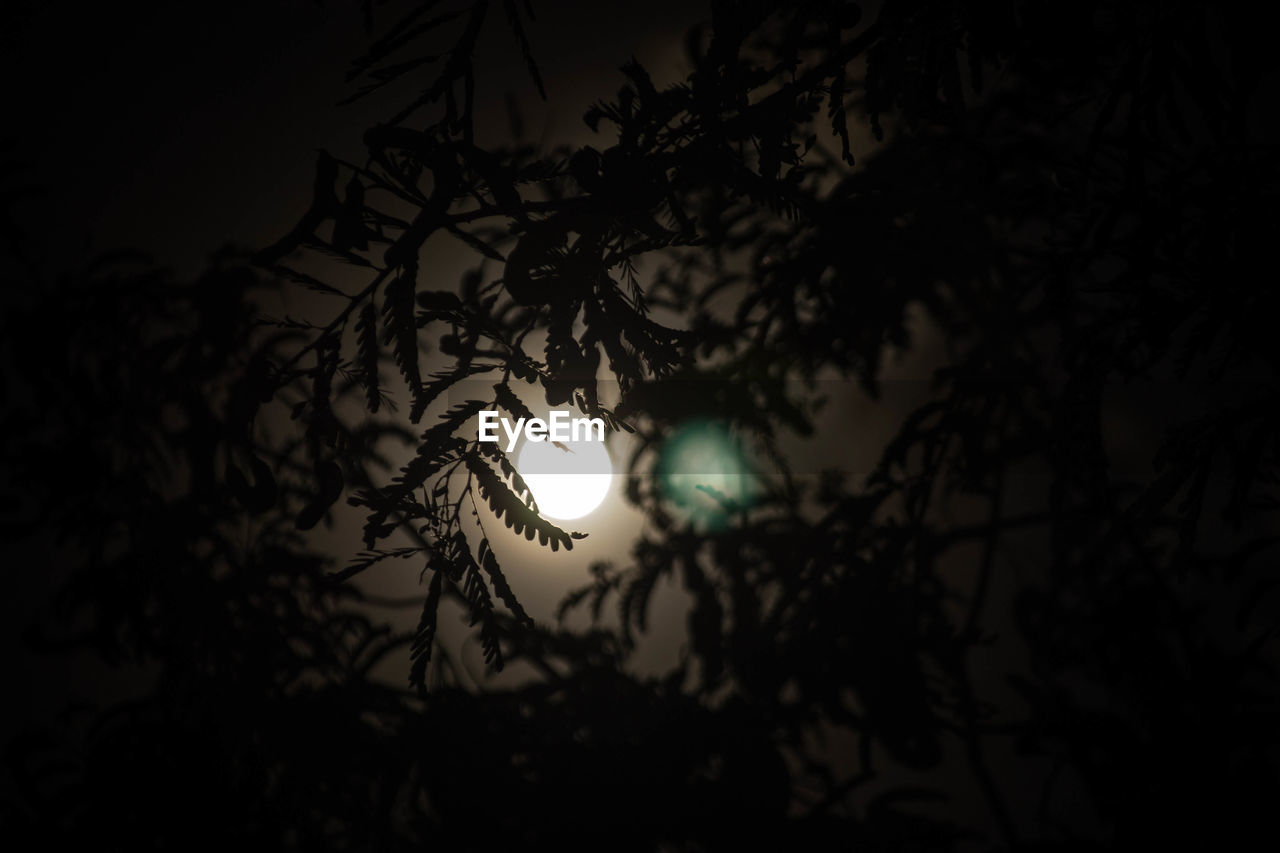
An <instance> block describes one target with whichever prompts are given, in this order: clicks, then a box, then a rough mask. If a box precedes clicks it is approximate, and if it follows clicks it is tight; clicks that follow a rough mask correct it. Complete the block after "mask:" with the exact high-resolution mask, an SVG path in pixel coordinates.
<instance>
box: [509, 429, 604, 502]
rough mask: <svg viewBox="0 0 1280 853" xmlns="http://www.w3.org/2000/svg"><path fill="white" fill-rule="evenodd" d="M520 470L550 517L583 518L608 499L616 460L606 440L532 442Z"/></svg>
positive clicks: (520, 458) (522, 451)
mask: <svg viewBox="0 0 1280 853" xmlns="http://www.w3.org/2000/svg"><path fill="white" fill-rule="evenodd" d="M516 470H517V471H519V472H520V476H521V477H523V478H524V481H525V483H526V484H527V485H528V486H529V491H531V492H533V499H534V501H536V502H537V504H538V511H539V512H541V513H542V514H543V515H545V516H546V517H547V518H554V519H557V520H560V521H568V520H570V519H574V518H582V517H583V516H584V515H587V514H588V513H590V512H591V511H592V510H594V509H595V508H596V507H598V506H600V504H601V503H603V502H604V499H605V496H606V495H608V494H609V487H610V486H612V485H613V463H612V461H611V460H610V459H609V451H608V450H607V449H606V448H605V446H604V442H603V441H563V442H551V441H528V440H526V441H525V442H524V446H523V447H521V448H520V453H519V455H518V456H517V457H516Z"/></svg>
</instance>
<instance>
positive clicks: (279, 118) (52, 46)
mask: <svg viewBox="0 0 1280 853" xmlns="http://www.w3.org/2000/svg"><path fill="white" fill-rule="evenodd" d="M410 5H411V4H408V3H404V2H391V3H388V4H386V5H379V6H377V7H376V8H375V16H376V17H375V29H374V32H375V34H376V33H378V32H380V31H381V30H382V29H383V28H385V27H386V26H389V25H390V24H391V23H392V22H393V21H394V20H395V19H396V18H397V17H398V16H399V15H401V14H403V12H404V10H405V9H407V8H409V7H410ZM446 5H447V4H446ZM706 5H707V4H705V3H701V2H693V3H689V2H673V0H659V2H655V3H645V4H625V5H617V4H610V3H589V2H581V0H555V1H554V2H543V3H536V4H534V8H535V11H536V13H537V21H536V22H535V24H534V26H533V27H532V28H531V32H530V36H531V39H532V41H533V44H534V52H535V56H536V58H537V60H538V62H539V65H540V66H541V69H542V72H543V75H544V77H545V78H546V81H547V88H548V95H549V101H548V102H547V103H546V104H543V103H542V102H541V101H539V100H538V99H537V96H536V93H535V92H534V89H533V87H532V85H531V84H530V83H529V80H528V77H527V75H526V74H525V73H524V71H523V64H522V61H521V59H520V54H519V51H518V49H517V46H516V42H515V39H514V38H513V36H512V35H511V33H510V31H509V29H508V28H507V26H506V22H505V20H504V18H503V15H502V11H501V8H500V6H498V5H497V4H495V8H494V9H493V10H491V13H490V15H489V19H488V22H487V24H486V26H487V32H486V35H485V38H484V39H483V42H482V53H481V56H480V57H479V60H480V61H479V62H478V66H479V68H480V69H481V73H482V75H483V76H482V77H481V79H480V80H479V81H478V97H479V99H480V101H479V111H480V112H481V113H482V114H487V115H488V116H489V117H491V118H492V119H494V120H493V121H492V122H491V123H490V130H491V131H495V130H503V131H505V128H506V126H507V124H506V118H505V117H506V109H505V106H504V104H505V96H506V93H507V92H508V91H510V92H512V94H513V95H515V97H516V98H517V99H518V100H519V102H520V103H521V104H522V109H523V110H525V111H526V112H527V113H528V114H527V115H526V126H527V130H526V132H527V133H528V134H530V135H534V134H536V135H537V137H540V138H546V139H547V140H548V141H553V140H560V139H563V138H564V137H565V136H566V135H567V134H575V135H580V134H582V133H585V132H586V130H585V128H584V127H583V125H582V123H581V121H580V116H581V114H582V112H583V110H584V109H585V108H586V107H587V106H588V105H589V104H590V103H591V101H593V100H594V99H596V98H599V97H604V96H607V95H609V94H611V93H612V92H613V91H614V90H616V88H617V87H618V85H620V82H621V79H620V75H618V74H617V73H616V69H617V67H618V66H619V65H621V64H622V63H624V62H626V61H627V59H628V58H630V57H631V56H632V55H633V54H634V55H637V56H639V57H640V58H641V59H643V60H644V61H645V62H646V64H649V65H650V66H651V67H652V68H654V69H655V70H659V73H661V72H660V69H662V68H668V69H671V70H672V71H673V72H675V71H676V70H677V68H676V65H675V63H676V62H678V61H679V59H680V57H681V50H682V45H683V39H682V33H683V32H684V31H685V29H686V28H687V27H688V26H689V25H690V24H691V23H694V22H696V21H697V20H699V19H700V18H701V17H703V14H704V11H705V7H706ZM0 14H3V16H4V17H3V19H0V31H2V32H3V36H2V37H0V38H2V39H3V42H0V44H2V46H3V50H0V54H3V58H2V59H0V73H3V75H4V78H5V80H6V89H7V91H8V93H9V96H8V98H7V102H6V104H5V106H4V110H5V113H6V119H5V121H3V122H0V124H3V125H5V126H6V127H7V130H5V131H3V132H0V138H3V139H4V140H5V141H6V142H8V144H9V145H10V146H11V147H12V149H13V150H14V151H15V152H16V159H17V160H18V161H19V163H20V164H21V165H22V166H23V167H25V168H24V171H25V174H26V178H27V181H28V182H29V183H34V184H36V185H38V186H40V187H42V188H43V189H44V190H45V192H46V197H45V201H44V202H43V204H42V205H41V208H40V215H39V221H41V222H42V223H46V224H47V225H48V227H47V229H32V230H33V231H44V235H43V239H41V238H40V237H39V236H38V235H36V234H33V237H37V239H39V240H40V242H39V244H38V245H39V246H40V247H41V249H43V250H45V251H47V252H51V253H52V254H51V255H47V256H46V257H45V258H44V260H45V261H46V266H48V265H52V266H56V267H66V266H74V265H76V264H78V263H81V262H83V261H84V260H85V259H86V258H87V257H88V256H89V255H91V254H92V253H93V252H96V251H100V250H104V249H115V248H122V247H132V248H140V249H143V250H146V251H149V252H151V253H153V254H154V255H155V256H156V257H157V258H158V259H159V260H160V261H162V262H164V263H167V264H170V265H173V266H176V267H177V268H179V269H181V270H184V271H193V272H194V271H195V270H196V269H198V268H199V267H200V265H201V263H202V260H203V258H204V257H205V256H206V255H207V253H208V252H210V251H211V250H213V249H215V248H216V247H218V246H220V245H223V244H225V243H228V242H230V243H235V244H240V245H246V244H249V245H254V246H260V245H262V244H263V243H264V242H267V241H270V240H272V239H274V238H275V237H278V236H279V235H280V234H281V233H282V232H283V230H285V229H287V228H288V227H289V225H291V224H292V221H293V219H294V218H295V217H296V216H297V215H298V214H299V213H300V212H301V210H302V209H303V207H304V206H305V203H306V200H307V197H308V195H309V193H310V182H311V173H312V169H313V167H314V159H315V158H314V152H315V151H316V149H319V148H328V149H330V150H332V151H334V152H335V153H339V154H342V155H345V156H348V157H351V158H353V159H358V158H359V156H360V135H361V133H362V132H363V130H364V129H365V128H366V127H368V126H369V125H371V124H373V123H375V122H377V121H378V120H380V119H382V118H384V117H385V116H387V115H389V114H390V105H391V104H392V103H399V102H400V99H403V97H405V95H406V94H407V93H408V92H410V91H412V89H411V88H409V89H400V90H399V91H398V93H396V94H393V95H392V97H391V99H390V100H388V99H383V100H381V101H379V100H373V99H371V100H368V101H365V102H358V103H356V104H354V105H350V106H345V107H339V106H337V102H338V101H339V100H340V99H341V98H342V97H344V96H345V95H347V94H348V93H350V92H351V91H352V86H351V85H349V84H347V83H345V82H344V79H343V78H344V73H345V71H346V68H347V65H348V63H349V61H350V60H351V59H352V58H353V57H354V56H356V55H358V54H359V53H360V52H361V51H362V50H363V49H364V46H365V45H366V44H367V41H368V39H369V36H368V35H367V34H366V32H365V28H364V20H363V16H362V14H361V12H360V9H359V4H358V3H355V2H349V3H348V2H342V3H339V2H329V3H324V4H319V3H315V2H309V1H308V0H271V2H257V3H250V2H244V0H234V2H230V3H211V2H195V3H182V4H174V3H158V2H153V1H152V0H146V1H145V2H140V3H131V4H85V5H84V6H82V7H78V8H77V9H76V10H75V14H71V13H70V10H68V9H67V8H65V7H63V6H62V5H60V4H50V3H36V2H32V0H18V2H16V3H10V4H6V10H5V11H4V12H3V13H0ZM397 94H398V96H399V98H397V97H396V95H397ZM548 123H550V124H549V126H548ZM482 130H483V125H482ZM481 141H482V143H486V144H497V143H499V142H501V141H503V140H501V139H493V138H491V139H487V140H486V139H482V140H481ZM11 156H12V155H11Z"/></svg>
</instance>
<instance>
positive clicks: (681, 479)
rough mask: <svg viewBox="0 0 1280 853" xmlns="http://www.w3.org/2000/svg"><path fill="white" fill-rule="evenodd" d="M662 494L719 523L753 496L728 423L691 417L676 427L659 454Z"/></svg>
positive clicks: (703, 518)
mask: <svg viewBox="0 0 1280 853" xmlns="http://www.w3.org/2000/svg"><path fill="white" fill-rule="evenodd" d="M657 474H658V482H659V483H660V485H661V487H662V491H663V494H665V495H666V497H667V498H668V499H669V500H670V501H671V502H672V503H674V504H675V505H676V506H679V507H681V508H682V509H684V510H685V511H686V512H688V513H689V514H690V516H691V517H692V518H694V519H696V520H699V521H702V522H705V523H708V524H712V525H715V524H719V523H722V522H724V521H725V520H727V518H728V516H730V515H731V514H732V513H734V512H737V511H739V510H742V509H746V508H747V507H748V506H750V505H751V502H752V500H753V498H754V496H755V486H754V482H755V481H754V476H753V474H752V471H751V466H750V464H749V463H748V461H747V456H746V454H745V453H744V452H743V450H742V447H741V445H740V444H739V442H738V441H736V440H735V439H734V437H733V436H732V435H730V433H729V430H728V429H727V428H726V427H725V425H723V424H720V423H716V422H714V421H693V422H691V423H687V424H685V425H684V426H682V427H680V428H679V429H677V430H676V431H675V432H674V433H672V435H671V436H670V437H669V438H668V439H667V440H666V441H665V442H664V443H663V445H662V449H661V451H660V452H659V454H658V465H657Z"/></svg>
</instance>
